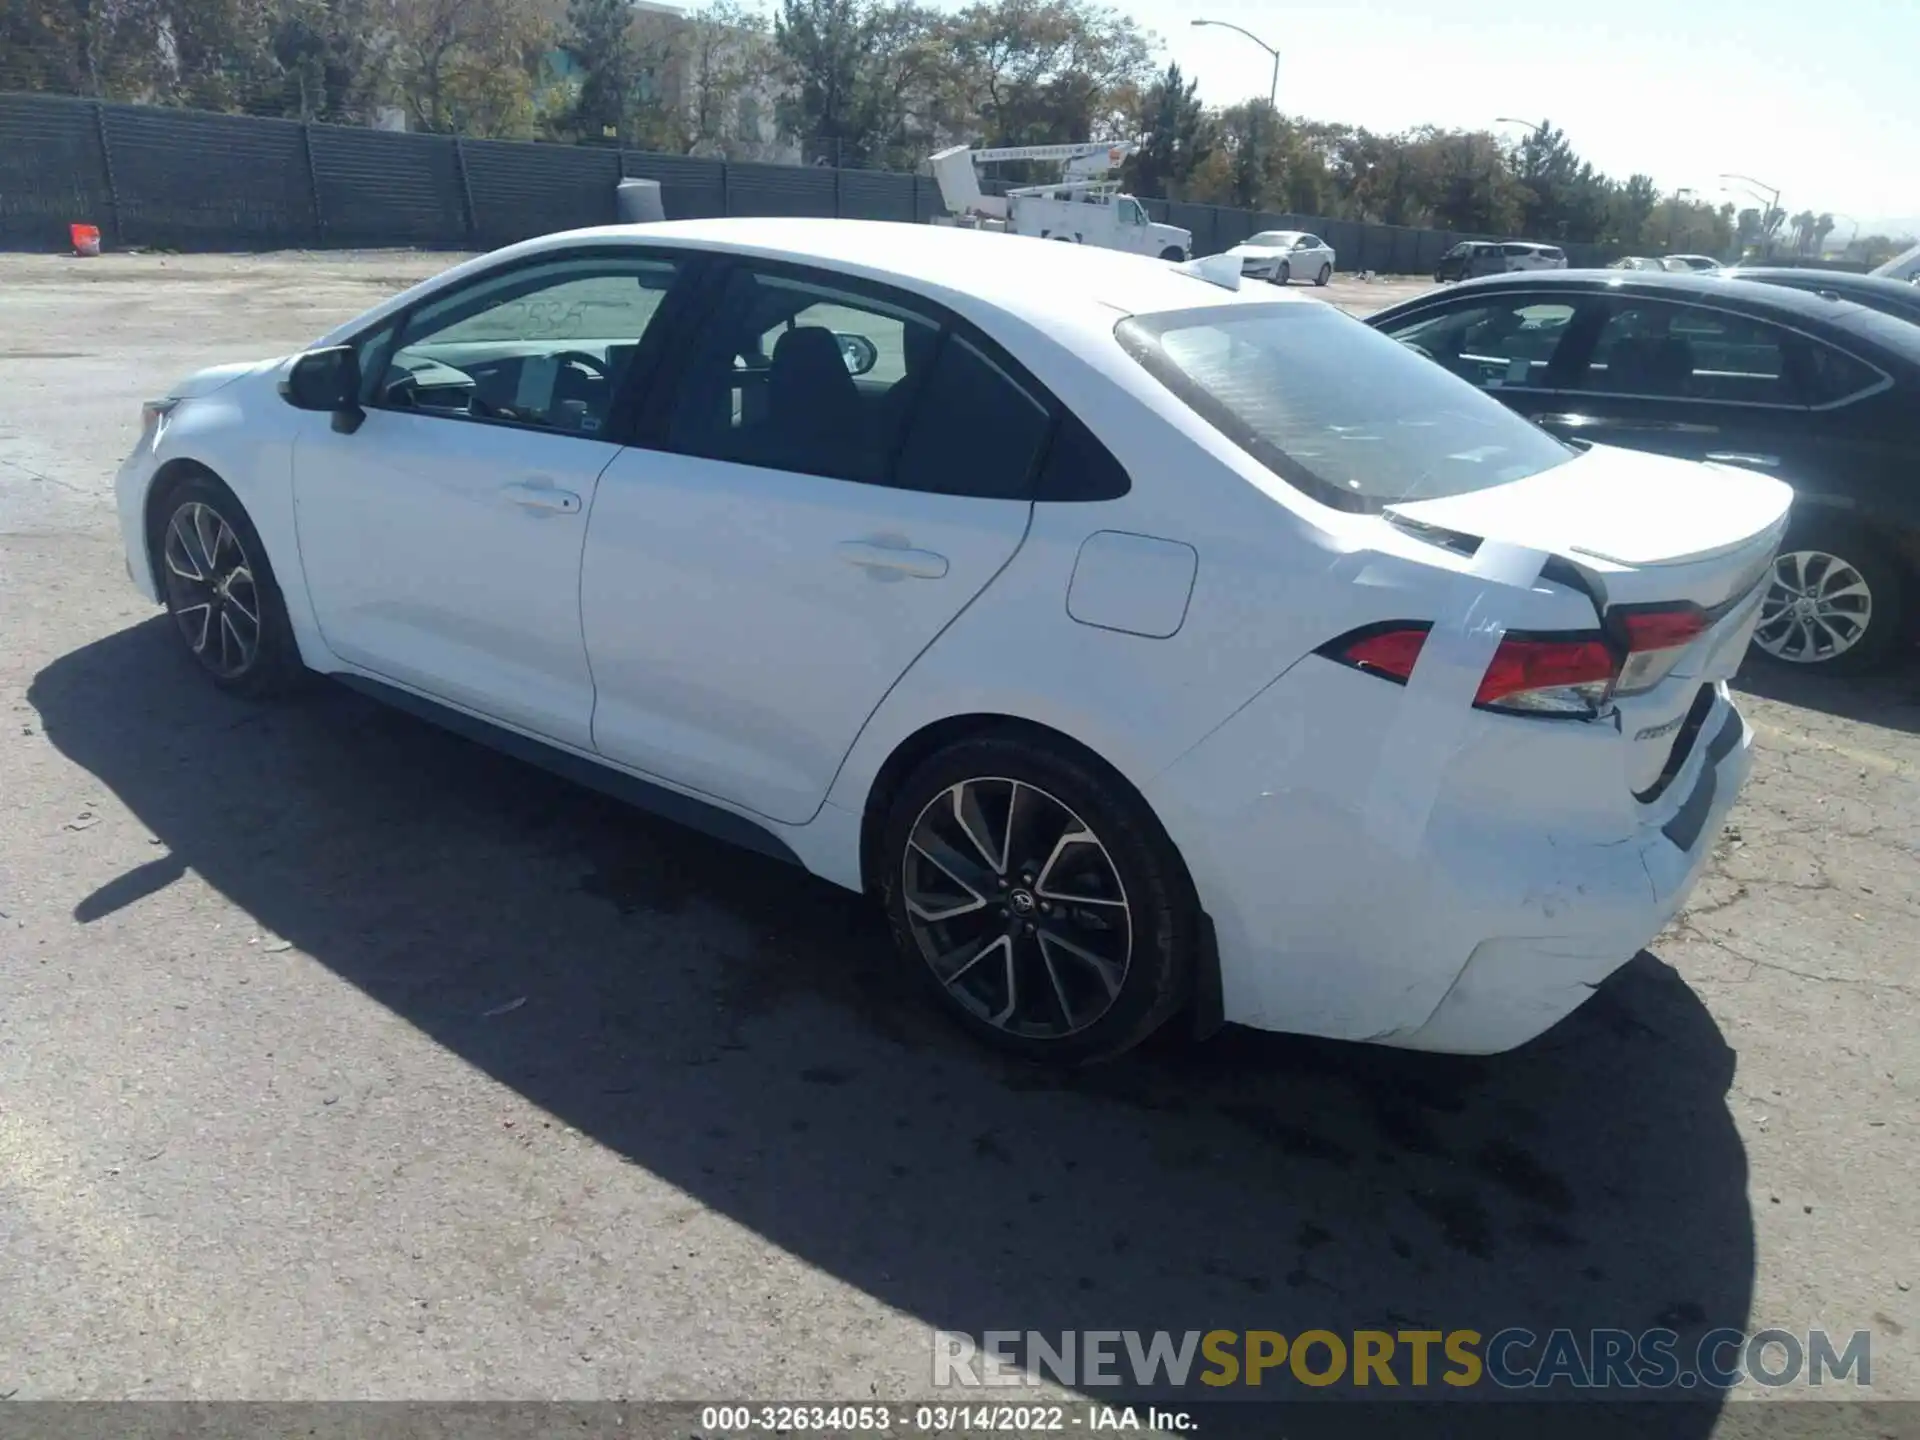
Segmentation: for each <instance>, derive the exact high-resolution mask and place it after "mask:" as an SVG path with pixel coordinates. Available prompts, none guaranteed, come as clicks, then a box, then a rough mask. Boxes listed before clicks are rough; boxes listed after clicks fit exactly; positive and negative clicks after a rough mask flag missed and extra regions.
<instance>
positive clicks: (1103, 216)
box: [928, 141, 1193, 260]
mask: <svg viewBox="0 0 1920 1440" xmlns="http://www.w3.org/2000/svg"><path fill="white" fill-rule="evenodd" d="M1133 148H1134V147H1133V146H1132V144H1130V143H1128V142H1120V143H1117V144H1110V143H1106V142H1091V141H1090V142H1087V143H1084V144H1079V145H1008V146H1004V147H1002V148H999V149H994V150H970V149H968V148H967V147H966V146H965V145H955V146H952V147H951V148H949V149H946V150H942V151H940V153H939V154H937V155H933V156H930V157H929V158H928V164H929V165H931V166H932V168H933V178H934V182H935V183H936V184H938V185H939V187H940V198H941V200H942V201H944V202H945V204H946V207H947V212H948V213H947V214H946V215H941V216H935V217H934V222H933V223H934V224H936V225H959V226H964V227H967V228H971V229H979V230H1004V231H1008V232H1010V233H1012V234H1015V235H1033V236H1037V237H1039V238H1040V239H1042V240H1064V241H1068V242H1070V243H1072V244H1075V245H1098V246H1100V247H1101V248H1102V249H1106V250H1130V251H1132V252H1133V253H1134V254H1136V255H1151V256H1154V257H1156V258H1158V259H1161V260H1185V259H1187V258H1188V257H1189V256H1190V255H1191V254H1192V253H1193V232H1191V231H1189V230H1182V229H1181V228H1180V227H1179V226H1177V225H1161V224H1159V223H1157V222H1156V221H1153V220H1149V219H1148V218H1147V210H1146V207H1145V206H1144V205H1142V204H1141V203H1140V202H1139V201H1138V200H1136V199H1134V198H1133V196H1131V195H1123V194H1121V193H1120V185H1119V182H1118V181H1112V180H1101V179H1097V178H1096V177H1098V176H1102V175H1106V174H1109V173H1111V172H1112V171H1114V170H1116V169H1118V168H1119V166H1120V163H1121V161H1123V160H1125V159H1126V158H1127V156H1128V155H1130V154H1131V153H1132V152H1133ZM1003 160H1050V161H1058V162H1060V163H1062V164H1064V165H1065V167H1066V174H1065V177H1064V178H1063V179H1062V180H1060V181H1059V182H1058V183H1056V184H1052V185H1025V186H1021V187H1020V188H1018V189H1014V190H1009V191H1008V192H1007V193H1006V194H1005V195H983V194H981V193H980V172H979V171H978V169H976V168H975V167H976V166H979V165H986V164H992V163H994V162H996V161H1003Z"/></svg>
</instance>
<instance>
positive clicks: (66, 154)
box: [0, 95, 120, 250]
mask: <svg viewBox="0 0 1920 1440" xmlns="http://www.w3.org/2000/svg"><path fill="white" fill-rule="evenodd" d="M75 221H78V222H80V223H81V224H83V225H98V226H99V227H100V233H101V235H102V237H103V238H104V239H105V240H106V242H107V243H108V244H109V245H117V244H119V243H120V235H119V232H118V229H117V228H116V226H115V225H114V217H113V200H112V192H111V191H110V190H109V189H108V186H107V166H106V159H105V157H104V156H103V155H102V154H101V151H100V132H99V128H98V121H97V120H96V117H95V114H94V108H93V106H92V105H90V104H88V103H87V102H86V101H84V100H69V99H67V98H65V97H64V96H43V95H0V248H4V249H8V250H65V249H68V248H69V247H70V245H71V244H72V241H71V239H70V238H69V236H68V234H67V226H69V225H71V224H73V223H74V222H75Z"/></svg>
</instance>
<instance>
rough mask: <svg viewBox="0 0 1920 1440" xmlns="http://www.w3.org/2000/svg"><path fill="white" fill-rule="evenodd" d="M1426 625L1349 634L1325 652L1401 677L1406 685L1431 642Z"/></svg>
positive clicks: (1374, 671)
mask: <svg viewBox="0 0 1920 1440" xmlns="http://www.w3.org/2000/svg"><path fill="white" fill-rule="evenodd" d="M1427 628H1428V627H1426V626H1425V625H1412V624H1408V625H1391V626H1382V627H1380V628H1377V629H1369V630H1366V631H1364V632H1362V633H1361V634H1359V635H1358V636H1357V637H1356V636H1347V637H1344V638H1342V639H1339V640H1336V641H1334V642H1333V643H1332V644H1331V645H1329V646H1325V647H1323V648H1322V650H1321V652H1320V653H1321V654H1323V655H1325V656H1327V657H1328V658H1329V659H1332V660H1338V661H1340V662H1341V663H1342V664H1346V665H1351V666H1353V667H1354V668H1355V669H1358V670H1365V671H1367V672H1368V673H1370V674H1373V675H1380V676H1384V677H1385V678H1386V679H1388V680H1397V681H1399V682H1400V683H1401V684H1402V685H1404V684H1406V683H1407V677H1408V676H1409V675H1411V674H1413V666H1414V662H1415V661H1416V660H1418V659H1419V658H1420V647H1421V646H1422V645H1425V644H1426V643H1427Z"/></svg>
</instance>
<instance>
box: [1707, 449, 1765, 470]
mask: <svg viewBox="0 0 1920 1440" xmlns="http://www.w3.org/2000/svg"><path fill="white" fill-rule="evenodd" d="M1707 459H1709V460H1717V461H1719V462H1720V463H1721V464H1722V465H1752V466H1757V467H1758V468H1760V469H1762V470H1777V469H1779V468H1780V457H1779V456H1778V455H1754V454H1751V453H1749V452H1748V451H1745V450H1709V451H1708V452H1707Z"/></svg>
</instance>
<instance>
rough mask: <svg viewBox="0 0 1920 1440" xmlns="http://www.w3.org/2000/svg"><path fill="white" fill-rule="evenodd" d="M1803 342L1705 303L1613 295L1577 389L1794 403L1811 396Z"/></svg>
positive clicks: (1810, 399) (1813, 390)
mask: <svg viewBox="0 0 1920 1440" xmlns="http://www.w3.org/2000/svg"><path fill="white" fill-rule="evenodd" d="M1808 344H1809V342H1806V341H1805V340H1804V339H1803V338H1802V337H1800V336H1798V335H1796V334H1795V333H1794V332H1792V331H1789V330H1786V329H1783V328H1781V327H1780V326H1777V325H1771V324H1768V323H1767V322H1765V321H1762V320H1755V319H1753V318H1751V317H1749V316H1746V315H1737V314H1734V313H1732V312H1731V311H1725V310H1715V309H1710V308H1708V307H1707V306H1704V305H1676V304H1672V303H1671V302H1668V301H1661V300H1633V299H1619V300H1614V301H1611V302H1610V303H1609V305H1608V310H1607V316H1606V320H1605V322H1604V323H1603V324H1602V325H1601V327H1600V332H1599V334H1598V336H1597V337H1596V338H1595V341H1594V346H1593V351H1592V353H1591V355H1590V356H1589V357H1588V360H1587V365H1586V370H1585V373H1584V374H1583V375H1581V376H1580V377H1578V379H1577V380H1576V382H1575V383H1576V384H1577V385H1578V386H1579V388H1581V389H1584V390H1588V391H1592V392H1595V393H1598V394H1607V395H1632V396H1640V397H1647V398H1657V399H1673V400H1710V401H1721V402H1727V403H1733V404H1745V405H1786V406H1799V405H1806V404H1810V403H1823V402H1818V401H1816V400H1815V399H1814V396H1815V394H1816V384H1815V382H1814V381H1813V378H1812V376H1811V374H1810V369H1809V367H1810V364H1811V363H1812V362H1811V361H1810V360H1809V359H1808V355H1809V354H1810V351H1809V350H1808V348H1807V347H1808Z"/></svg>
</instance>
